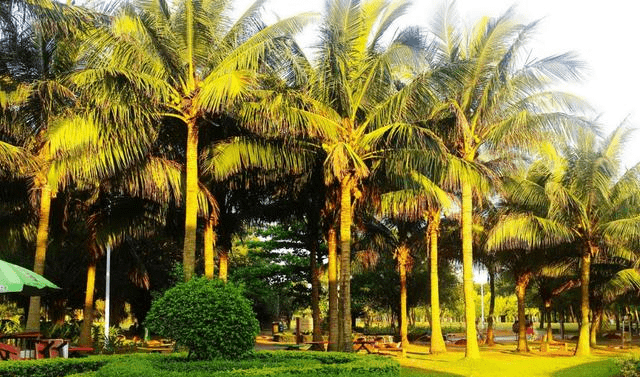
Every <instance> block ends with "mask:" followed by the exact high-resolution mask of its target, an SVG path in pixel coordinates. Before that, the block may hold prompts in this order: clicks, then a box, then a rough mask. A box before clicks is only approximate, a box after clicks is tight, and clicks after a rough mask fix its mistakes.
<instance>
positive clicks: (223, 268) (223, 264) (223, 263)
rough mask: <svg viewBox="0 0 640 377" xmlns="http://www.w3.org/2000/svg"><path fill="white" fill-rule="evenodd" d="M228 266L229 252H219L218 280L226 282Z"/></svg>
mask: <svg viewBox="0 0 640 377" xmlns="http://www.w3.org/2000/svg"><path fill="white" fill-rule="evenodd" d="M228 266H229V250H225V249H223V250H220V266H218V277H219V278H220V280H222V281H224V282H225V283H226V282H227V278H228V276H227V275H228V273H227V269H228Z"/></svg>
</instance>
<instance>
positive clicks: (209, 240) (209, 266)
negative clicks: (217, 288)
mask: <svg viewBox="0 0 640 377" xmlns="http://www.w3.org/2000/svg"><path fill="white" fill-rule="evenodd" d="M214 224H215V221H214V218H213V216H210V217H209V220H208V221H207V223H206V225H205V228H204V276H206V277H207V279H209V280H213V278H214V276H215V275H214V270H215V265H216V261H215V252H214V248H215V244H216V232H214V229H213V228H214V226H215V225H214Z"/></svg>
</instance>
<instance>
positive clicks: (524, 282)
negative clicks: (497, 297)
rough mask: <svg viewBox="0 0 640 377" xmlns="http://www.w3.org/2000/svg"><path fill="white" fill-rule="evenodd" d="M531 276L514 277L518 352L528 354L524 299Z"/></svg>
mask: <svg viewBox="0 0 640 377" xmlns="http://www.w3.org/2000/svg"><path fill="white" fill-rule="evenodd" d="M530 278H531V274H529V273H525V274H522V275H520V276H517V277H516V298H517V299H518V348H517V349H516V351H518V352H529V347H528V346H527V318H526V316H525V310H524V309H525V306H524V297H525V293H526V291H527V286H528V285H529V280H530Z"/></svg>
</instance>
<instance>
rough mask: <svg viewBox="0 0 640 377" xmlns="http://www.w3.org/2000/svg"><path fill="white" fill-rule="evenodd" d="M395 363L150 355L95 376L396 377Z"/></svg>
mask: <svg viewBox="0 0 640 377" xmlns="http://www.w3.org/2000/svg"><path fill="white" fill-rule="evenodd" d="M399 374H400V366H399V364H398V363H397V362H396V361H395V360H393V359H390V358H383V357H379V356H373V355H352V354H340V353H315V352H304V353H303V352H290V351H289V352H287V351H278V352H260V353H255V354H252V355H250V356H247V357H244V358H241V359H240V360H233V361H231V360H220V359H217V360H208V361H194V360H187V359H186V358H185V357H184V356H169V357H168V356H163V355H152V356H150V357H147V358H126V359H125V358H122V359H120V360H118V361H114V362H113V363H109V364H107V365H105V366H104V367H102V368H101V369H100V370H98V371H97V372H96V373H95V374H94V376H95V377H120V376H130V377H146V376H163V377H223V376H224V377H231V376H247V377H276V376H296V377H312V376H313V377H315V376H320V375H321V376H359V377H365V376H372V377H373V376H382V377H397V376H399Z"/></svg>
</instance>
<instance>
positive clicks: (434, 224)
mask: <svg viewBox="0 0 640 377" xmlns="http://www.w3.org/2000/svg"><path fill="white" fill-rule="evenodd" d="M439 228H440V211H438V212H436V213H435V215H433V216H431V217H430V219H429V249H430V250H429V260H430V267H431V271H430V277H431V345H430V351H431V353H432V354H436V353H443V352H447V347H446V345H445V344H444V339H443V337H442V327H441V325H440V291H439V287H438V232H439Z"/></svg>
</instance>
